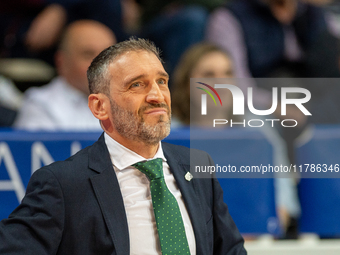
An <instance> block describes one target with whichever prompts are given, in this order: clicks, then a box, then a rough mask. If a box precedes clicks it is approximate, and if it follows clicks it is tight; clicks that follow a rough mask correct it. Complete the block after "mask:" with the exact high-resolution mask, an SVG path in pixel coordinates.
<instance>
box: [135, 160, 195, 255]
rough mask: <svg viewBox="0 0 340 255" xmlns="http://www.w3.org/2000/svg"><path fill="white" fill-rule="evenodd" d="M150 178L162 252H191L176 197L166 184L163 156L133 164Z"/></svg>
mask: <svg viewBox="0 0 340 255" xmlns="http://www.w3.org/2000/svg"><path fill="white" fill-rule="evenodd" d="M133 166H134V167H136V168H137V169H138V170H140V171H141V172H142V173H144V174H145V175H146V176H147V177H148V178H149V180H150V190H151V197H152V205H153V210H154V212H155V218H156V223H157V231H158V236H159V240H160V243H161V250H162V254H163V255H165V254H190V250H189V246H188V241H187V237H186V235H185V229H184V224H183V220H182V216H181V212H180V210H179V207H178V204H177V201H176V198H175V197H174V196H173V195H172V193H171V192H170V191H169V189H168V187H167V186H166V183H165V180H164V176H163V161H162V159H161V158H157V159H153V160H150V161H146V162H138V163H136V164H134V165H133Z"/></svg>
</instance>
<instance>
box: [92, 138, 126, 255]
mask: <svg viewBox="0 0 340 255" xmlns="http://www.w3.org/2000/svg"><path fill="white" fill-rule="evenodd" d="M89 168H90V169H92V170H94V171H95V172H97V173H98V174H97V175H94V176H92V177H91V183H92V186H93V190H94V192H95V195H96V197H97V199H98V202H99V205H100V208H101V210H102V213H103V216H104V219H105V222H106V225H107V227H108V230H109V232H110V235H111V237H112V240H113V244H114V247H115V250H116V254H117V255H125V254H129V253H130V244H129V232H128V225H127V219H126V213H125V207H124V202H123V198H122V194H121V191H120V187H119V183H118V180H117V177H116V174H115V172H114V169H113V166H112V164H111V159H110V155H109V152H108V150H107V147H106V144H105V141H104V136H103V135H102V136H101V137H100V138H99V140H98V141H97V142H96V143H95V144H94V145H93V146H92V147H91V148H90V149H89Z"/></svg>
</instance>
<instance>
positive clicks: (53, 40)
mask: <svg viewBox="0 0 340 255" xmlns="http://www.w3.org/2000/svg"><path fill="white" fill-rule="evenodd" d="M121 12H122V11H121V4H120V0H102V1H95V0H39V1H36V0H25V1H24V0H11V1H1V2H0V22H1V26H0V56H1V57H6V58H9V57H10V58H40V59H43V60H45V61H47V62H48V63H50V64H53V55H54V52H55V49H56V45H57V43H58V40H59V38H60V34H61V32H62V30H63V28H64V26H65V25H66V24H67V23H71V22H73V21H76V20H80V19H93V20H96V21H99V22H101V23H103V24H105V25H106V26H108V27H109V28H111V29H112V30H113V31H114V33H115V35H116V36H117V39H118V40H123V39H125V38H126V36H125V33H124V31H123V25H122V13H121Z"/></svg>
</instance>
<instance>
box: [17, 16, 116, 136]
mask: <svg viewBox="0 0 340 255" xmlns="http://www.w3.org/2000/svg"><path fill="white" fill-rule="evenodd" d="M114 43H116V38H115V35H114V33H113V32H112V31H111V30H110V29H109V28H108V27H106V26H105V25H103V24H101V23H99V22H97V21H91V20H79V21H76V22H74V23H72V24H71V25H70V26H69V27H68V28H67V29H66V31H65V33H64V36H63V38H62V40H61V43H60V46H59V50H58V52H57V53H56V57H55V60H56V66H57V71H58V74H59V76H58V77H56V78H55V79H54V80H52V81H51V83H49V84H47V85H45V86H43V87H40V88H30V89H29V90H27V91H26V92H25V100H24V103H23V106H22V108H21V111H20V112H19V115H18V118H17V120H16V121H15V127H17V128H23V129H30V130H39V129H45V130H91V129H97V130H100V125H99V122H98V120H97V119H96V118H94V117H93V115H92V113H91V111H90V110H89V108H88V106H87V95H88V94H89V89H88V82H87V77H86V71H87V68H88V67H89V66H90V64H91V61H92V59H93V58H94V57H95V56H97V55H98V54H99V53H100V52H101V51H102V50H103V49H105V48H107V47H109V46H111V45H112V44H114Z"/></svg>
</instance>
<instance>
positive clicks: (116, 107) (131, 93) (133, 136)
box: [109, 51, 171, 144]
mask: <svg viewBox="0 0 340 255" xmlns="http://www.w3.org/2000/svg"><path fill="white" fill-rule="evenodd" d="M109 71H110V74H111V76H112V78H111V83H110V105H111V121H112V123H113V126H114V128H115V132H116V134H117V135H119V136H120V137H122V138H123V139H127V140H130V141H139V142H144V143H146V144H157V143H158V142H159V141H160V140H162V139H164V138H165V137H166V136H168V135H169V133H170V123H171V109H170V104H171V100H170V91H169V87H168V80H169V77H168V74H167V73H166V72H165V70H164V68H163V65H162V64H161V62H160V61H159V59H158V58H157V57H156V56H155V55H154V54H153V53H150V52H147V51H130V52H127V53H125V54H123V55H122V56H120V57H118V59H117V60H115V61H114V62H113V63H112V64H111V65H110V67H109Z"/></svg>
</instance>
